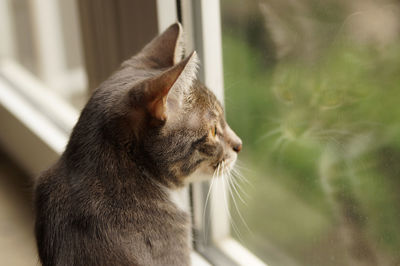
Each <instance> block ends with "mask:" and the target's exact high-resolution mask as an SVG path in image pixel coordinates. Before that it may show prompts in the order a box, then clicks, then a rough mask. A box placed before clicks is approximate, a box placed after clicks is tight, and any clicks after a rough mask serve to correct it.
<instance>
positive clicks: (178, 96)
mask: <svg viewBox="0 0 400 266" xmlns="http://www.w3.org/2000/svg"><path fill="white" fill-rule="evenodd" d="M197 66H198V58H197V54H196V52H193V53H192V54H191V55H189V56H188V57H187V58H186V59H184V60H182V61H181V62H180V63H178V64H176V65H175V66H173V67H170V68H169V69H167V70H165V71H163V72H162V73H161V74H159V75H157V76H156V77H154V78H151V79H149V80H147V81H145V84H144V85H145V91H144V93H145V100H146V108H147V110H148V112H149V113H150V115H151V116H152V117H153V118H155V119H157V120H160V121H165V120H166V119H167V111H168V110H167V109H168V108H172V107H177V108H179V107H181V106H182V104H183V101H184V98H185V95H189V94H190V90H191V87H192V83H193V80H194V79H195V78H196V72H197Z"/></svg>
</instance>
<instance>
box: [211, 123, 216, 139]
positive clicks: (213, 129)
mask: <svg viewBox="0 0 400 266" xmlns="http://www.w3.org/2000/svg"><path fill="white" fill-rule="evenodd" d="M211 135H212V136H213V137H215V136H216V135H217V126H214V127H213V128H212V129H211Z"/></svg>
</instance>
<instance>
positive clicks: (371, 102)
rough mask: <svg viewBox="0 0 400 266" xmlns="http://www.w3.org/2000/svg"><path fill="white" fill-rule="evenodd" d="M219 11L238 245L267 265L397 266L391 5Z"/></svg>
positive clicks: (397, 50) (232, 1) (228, 4)
mask: <svg viewBox="0 0 400 266" xmlns="http://www.w3.org/2000/svg"><path fill="white" fill-rule="evenodd" d="M221 9H222V32H223V53H224V75H225V77H224V78H225V98H226V103H225V104H226V109H227V117H228V121H229V123H230V124H231V126H232V128H234V129H235V131H237V132H238V134H239V135H240V137H241V138H242V139H243V142H244V145H243V153H242V154H241V156H240V157H241V162H239V164H240V165H239V170H241V172H242V175H243V176H244V177H246V178H247V179H248V181H249V182H248V183H247V182H244V181H240V178H237V181H238V183H239V184H237V189H238V190H239V185H240V186H241V189H242V192H241V195H240V197H239V196H235V197H234V200H232V201H231V204H230V205H231V206H230V208H231V212H232V216H233V219H232V232H233V234H234V236H235V238H237V240H238V241H240V242H242V243H243V244H244V245H245V246H246V247H248V248H249V249H250V250H251V251H253V252H254V253H255V254H256V255H257V256H258V257H260V258H261V259H263V260H265V261H266V262H267V263H270V264H271V265H286V266H290V265H318V266H320V265H324V266H329V265H332V266H333V265H335V266H336V265H356V266H357V265H399V264H400V252H399V250H400V164H399V161H400V137H399V136H400V36H399V33H400V3H399V2H398V1H391V0H382V1H368V0H367V1H361V0H351V1H341V0H337V1H334V0H329V1H313V0H302V1H289V0H268V1H267V0H265V1H262V0H260V1H257V0H246V1H245V0H222V1H221ZM233 192H235V189H233ZM239 192H240V191H239ZM246 194H248V196H246ZM241 198H243V201H244V203H243V201H242V200H241ZM235 202H236V204H235ZM235 205H237V207H238V210H239V212H240V215H239V214H238V211H236V207H235ZM240 216H243V218H244V220H245V222H243V221H242V219H241V217H240ZM246 224H247V225H246ZM247 227H248V228H247Z"/></svg>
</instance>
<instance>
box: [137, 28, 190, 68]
mask: <svg viewBox="0 0 400 266" xmlns="http://www.w3.org/2000/svg"><path fill="white" fill-rule="evenodd" d="M182 35H183V30H182V26H181V24H180V23H178V22H177V23H175V24H172V25H171V26H169V27H168V28H167V29H166V30H165V31H164V32H163V33H162V34H160V35H159V36H157V37H156V38H154V39H153V40H152V41H151V42H150V43H149V44H147V45H146V46H145V47H144V48H143V50H142V51H141V52H140V55H141V56H143V57H144V58H145V59H147V60H148V61H150V62H151V63H153V64H154V63H155V66H154V65H152V67H153V68H166V67H170V66H173V65H175V64H177V63H179V62H180V61H181V59H182V57H183V49H184V48H183V36H182Z"/></svg>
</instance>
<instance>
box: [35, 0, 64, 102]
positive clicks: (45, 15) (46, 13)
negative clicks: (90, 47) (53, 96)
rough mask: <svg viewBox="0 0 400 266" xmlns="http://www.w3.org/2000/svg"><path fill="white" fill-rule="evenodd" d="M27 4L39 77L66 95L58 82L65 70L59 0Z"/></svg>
mask: <svg viewBox="0 0 400 266" xmlns="http://www.w3.org/2000/svg"><path fill="white" fill-rule="evenodd" d="M29 4H30V11H31V12H32V20H33V21H32V26H33V30H34V32H33V35H34V41H35V47H36V49H37V50H36V53H37V58H38V66H39V73H40V77H41V79H42V80H43V81H44V82H45V84H46V85H47V86H49V87H50V88H52V89H55V90H57V92H58V93H60V94H61V95H67V91H66V90H65V89H64V88H63V84H62V83H61V82H59V81H60V79H61V80H62V76H63V75H64V73H66V70H67V64H66V59H65V47H64V43H63V32H62V26H61V14H60V13H61V10H60V5H59V0H31V1H29Z"/></svg>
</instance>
